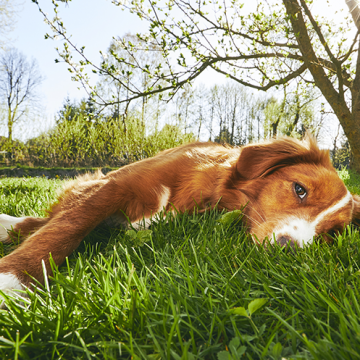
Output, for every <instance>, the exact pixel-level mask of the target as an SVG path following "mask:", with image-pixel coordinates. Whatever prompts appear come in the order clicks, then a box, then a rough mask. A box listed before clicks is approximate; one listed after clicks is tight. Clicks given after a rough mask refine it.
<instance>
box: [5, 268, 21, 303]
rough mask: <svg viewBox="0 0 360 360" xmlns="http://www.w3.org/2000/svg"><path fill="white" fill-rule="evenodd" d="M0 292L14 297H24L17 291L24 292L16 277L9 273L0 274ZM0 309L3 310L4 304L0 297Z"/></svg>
mask: <svg viewBox="0 0 360 360" xmlns="http://www.w3.org/2000/svg"><path fill="white" fill-rule="evenodd" d="M0 290H1V291H2V292H4V293H5V294H7V295H11V296H15V297H24V295H23V294H21V295H20V294H19V292H18V291H17V290H24V287H23V286H22V284H21V282H20V280H19V279H18V277H17V276H16V275H14V274H12V273H10V272H8V273H0ZM0 308H5V303H4V301H3V300H2V299H1V297H0Z"/></svg>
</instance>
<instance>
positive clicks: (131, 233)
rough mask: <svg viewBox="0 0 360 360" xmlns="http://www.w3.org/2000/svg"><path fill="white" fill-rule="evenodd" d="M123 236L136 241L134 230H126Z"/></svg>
mask: <svg viewBox="0 0 360 360" xmlns="http://www.w3.org/2000/svg"><path fill="white" fill-rule="evenodd" d="M125 235H127V236H129V237H130V238H131V239H136V235H137V234H136V231H135V230H128V231H127V232H126V233H125Z"/></svg>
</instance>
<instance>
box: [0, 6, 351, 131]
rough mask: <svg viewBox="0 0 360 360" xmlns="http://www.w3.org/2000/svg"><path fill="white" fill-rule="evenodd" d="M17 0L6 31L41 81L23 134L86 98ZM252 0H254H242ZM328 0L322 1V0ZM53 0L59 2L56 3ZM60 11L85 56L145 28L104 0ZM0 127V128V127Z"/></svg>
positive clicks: (331, 9) (38, 20) (95, 56)
mask: <svg viewBox="0 0 360 360" xmlns="http://www.w3.org/2000/svg"><path fill="white" fill-rule="evenodd" d="M13 1H18V3H19V14H18V20H17V23H16V26H15V29H14V31H13V32H12V33H11V34H10V36H11V39H12V41H11V43H10V44H9V45H11V46H13V47H16V48H17V49H18V50H19V51H21V52H22V53H23V54H24V55H26V56H27V57H28V58H34V59H36V60H37V62H38V64H39V68H40V71H41V73H42V74H43V76H44V81H43V83H42V84H41V86H40V87H39V90H38V91H39V94H40V97H41V103H42V104H44V106H43V107H42V113H41V126H39V123H36V125H35V124H34V127H33V128H32V129H31V128H30V129H29V128H27V129H26V132H27V136H26V137H29V136H33V134H34V135H36V134H37V133H38V132H39V131H40V132H41V131H44V130H47V128H49V127H51V126H52V125H53V123H54V116H55V114H56V113H57V112H58V111H59V110H60V108H61V107H62V104H63V102H64V99H65V98H66V97H67V96H69V97H70V98H71V99H77V100H80V99H82V98H86V97H87V94H86V92H85V91H84V90H83V89H82V88H80V89H79V83H77V82H73V81H71V75H70V73H69V72H68V70H67V65H66V64H64V63H58V64H56V63H55V58H57V53H56V50H55V48H56V47H57V46H58V47H59V48H61V46H62V45H61V42H60V41H53V40H45V38H44V35H45V34H46V33H47V32H50V30H49V27H48V25H46V24H45V22H44V19H43V15H42V14H41V13H40V12H39V10H38V7H37V5H36V4H34V3H33V2H32V1H31V0H13ZM246 1H254V0H244V2H245V3H246ZM327 2H328V3H329V5H326V3H327ZM39 4H40V6H41V7H42V8H43V9H44V10H45V11H46V12H47V13H48V14H49V16H50V18H51V17H52V16H53V11H52V4H51V1H50V0H39ZM59 4H61V3H60V2H59ZM314 6H315V11H317V12H320V13H321V14H323V15H329V16H336V15H335V11H336V10H339V9H340V8H344V9H347V7H346V5H345V0H328V1H325V0H315V5H314ZM60 8H61V11H60V16H61V17H62V19H63V20H64V23H65V25H66V28H67V31H68V34H71V35H72V41H73V42H74V43H75V44H77V45H78V46H79V47H80V46H83V45H84V46H85V52H86V54H87V56H88V57H89V58H90V59H92V60H95V62H97V63H99V62H100V55H99V51H100V50H102V51H106V49H107V48H108V46H109V44H110V41H111V39H112V37H113V36H115V37H116V36H122V35H124V34H125V33H126V32H133V33H134V32H143V31H146V30H147V25H146V23H145V22H142V21H140V19H139V18H138V17H137V16H136V15H133V14H130V13H129V12H128V11H122V10H121V9H120V8H119V7H116V6H114V5H113V4H112V3H111V1H110V0H73V1H71V2H70V3H69V5H68V6H65V5H64V4H61V5H60ZM198 81H199V82H202V83H205V84H206V85H208V86H211V85H213V84H215V83H221V82H224V81H225V78H224V77H222V76H221V75H219V74H217V73H215V72H212V73H211V74H205V76H203V77H201V78H200V79H199V80H198ZM3 131H5V130H4V129H1V128H0V135H5V134H2V133H1V132H3Z"/></svg>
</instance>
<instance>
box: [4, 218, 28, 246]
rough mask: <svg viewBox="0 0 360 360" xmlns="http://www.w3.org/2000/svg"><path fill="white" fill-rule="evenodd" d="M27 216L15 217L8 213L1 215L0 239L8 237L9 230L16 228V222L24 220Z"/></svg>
mask: <svg viewBox="0 0 360 360" xmlns="http://www.w3.org/2000/svg"><path fill="white" fill-rule="evenodd" d="M25 219H26V217H14V216H9V215H6V214H1V215H0V241H1V242H3V241H5V240H6V239H7V238H8V231H9V230H11V228H14V227H15V225H16V224H18V223H21V222H23V221H24V220H25Z"/></svg>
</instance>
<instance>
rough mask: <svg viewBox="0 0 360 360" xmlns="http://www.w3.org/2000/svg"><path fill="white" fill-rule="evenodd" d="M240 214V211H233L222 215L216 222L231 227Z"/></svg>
mask: <svg viewBox="0 0 360 360" xmlns="http://www.w3.org/2000/svg"><path fill="white" fill-rule="evenodd" d="M241 214H242V212H241V210H234V211H231V212H228V213H226V214H223V215H222V216H221V218H220V219H219V220H218V221H219V222H220V223H222V224H224V225H231V224H232V223H233V222H234V221H235V220H237V219H239V218H240V216H241Z"/></svg>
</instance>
